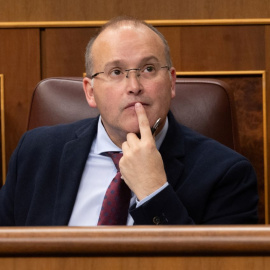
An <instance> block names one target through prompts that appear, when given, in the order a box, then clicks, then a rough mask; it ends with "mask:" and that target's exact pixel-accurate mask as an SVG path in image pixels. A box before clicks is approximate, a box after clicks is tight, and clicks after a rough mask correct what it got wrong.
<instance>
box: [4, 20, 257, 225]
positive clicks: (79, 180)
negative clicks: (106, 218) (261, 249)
mask: <svg viewBox="0 0 270 270" xmlns="http://www.w3.org/2000/svg"><path fill="white" fill-rule="evenodd" d="M86 72H87V76H86V78H85V79H84V81H83V85H84V91H85V95H86V99H87V101H88V103H89V105H90V106H91V107H98V109H99V111H100V117H97V118H96V119H86V120H82V121H79V122H76V123H72V124H68V125H58V126H54V127H42V128H38V129H35V130H31V131H29V132H27V133H26V134H25V135H24V136H23V137H22V139H21V141H20V143H19V145H18V147H17V148H16V150H15V152H14V154H13V156H12V158H11V161H10V166H9V172H8V176H7V181H6V184H5V186H4V187H3V188H2V190H1V191H0V225H2V226H24V225H69V226H89V225H97V224H99V223H98V222H99V218H100V212H101V206H102V203H103V198H104V195H105V193H106V190H107V187H108V185H109V184H110V182H111V179H112V178H113V177H114V175H115V173H116V172H117V170H118V169H117V167H115V165H114V164H113V162H112V160H111V158H110V157H108V156H107V155H106V154H105V153H107V152H123V156H122V158H121V159H120V162H119V167H120V172H121V177H122V180H121V181H122V183H124V184H125V185H127V186H128V192H129V193H130V194H131V198H130V200H129V204H130V207H129V210H126V212H127V211H128V216H127V219H126V221H125V224H127V225H133V224H138V225H141V224H149V225H150V224H252V223H256V222H257V203H258V195H257V181H256V175H255V172H254V170H253V168H252V166H251V164H250V163H249V161H248V160H247V159H246V158H244V157H243V156H241V155H239V154H238V153H236V152H234V151H233V150H231V149H229V148H227V147H225V146H223V145H221V144H219V143H218V142H216V141H213V140H211V139H209V138H206V137H204V136H202V135H199V134H197V133H195V132H193V131H191V130H190V129H188V128H186V127H184V126H182V125H180V124H178V123H177V122H176V121H175V119H174V117H173V115H172V114H171V113H170V112H169V107H170V101H171V99H172V98H173V97H174V96H175V80H176V72H175V69H174V68H173V67H172V63H171V59H170V53H169V47H168V45H167V42H166V40H165V39H164V37H163V36H162V35H161V34H160V33H159V32H158V31H157V30H156V29H155V28H153V27H152V26H150V25H148V24H145V23H144V22H141V21H137V20H134V19H129V18H118V19H116V20H112V21H111V22H109V23H108V24H106V25H105V26H104V27H103V28H102V29H101V31H100V33H99V34H98V35H97V36H96V37H95V38H94V39H92V40H91V41H90V42H89V44H88V47H87V51H86ZM158 118H160V119H161V120H160V125H159V126H158V128H157V130H156V131H155V133H154V136H153V134H152V132H151V128H150V127H152V126H153V125H154V124H155V122H156V120H157V119H158ZM106 196H107V195H106ZM123 215H124V214H123ZM115 224H117V223H115Z"/></svg>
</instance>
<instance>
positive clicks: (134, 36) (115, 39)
mask: <svg viewBox="0 0 270 270" xmlns="http://www.w3.org/2000/svg"><path fill="white" fill-rule="evenodd" d="M147 58H149V59H150V58H156V59H157V61H165V50H164V44H163V41H162V40H161V38H160V37H159V36H158V35H157V34H156V33H155V32H154V31H153V30H151V29H150V28H148V27H147V26H145V25H139V26H134V25H121V26H118V27H117V28H112V27H110V28H108V29H106V30H104V31H103V32H102V33H101V34H100V35H99V36H98V38H97V39H96V41H95V42H94V44H93V47H92V59H93V64H94V66H104V65H106V64H107V63H108V62H121V63H123V64H125V63H126V64H129V63H130V64H138V63H139V62H140V61H143V60H144V59H147Z"/></svg>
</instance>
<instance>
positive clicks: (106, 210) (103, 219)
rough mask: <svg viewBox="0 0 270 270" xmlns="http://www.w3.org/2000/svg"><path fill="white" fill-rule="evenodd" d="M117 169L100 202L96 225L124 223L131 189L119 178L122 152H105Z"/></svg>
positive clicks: (125, 222)
mask: <svg viewBox="0 0 270 270" xmlns="http://www.w3.org/2000/svg"><path fill="white" fill-rule="evenodd" d="M104 155H106V156H109V157H110V158H111V159H112V160H113V163H114V165H115V167H116V169H117V174H116V176H115V177H114V178H113V180H112V182H111V184H110V185H109V187H108V189H107V191H106V194H105V196H104V200H103V203H102V207H101V211H100V215H99V220H98V225H126V224H127V217H128V208H129V203H130V197H131V191H130V189H129V187H128V186H127V185H126V183H125V181H124V180H123V179H121V173H120V170H119V160H120V158H121V157H122V155H123V154H122V153H118V152H106V153H104Z"/></svg>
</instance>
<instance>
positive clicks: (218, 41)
mask: <svg viewBox="0 0 270 270" xmlns="http://www.w3.org/2000/svg"><path fill="white" fill-rule="evenodd" d="M264 30H265V29H264V26H205V27H203V26H200V27H198V26H194V27H193V26H192V27H181V43H180V44H179V48H180V51H179V52H178V53H179V54H180V55H181V62H180V63H176V68H177V70H179V71H213V70H217V71H219V70H222V71H225V70H263V69H264V68H265V59H264V52H265V48H264V46H265V45H264ZM177 40H178V39H177V38H176V40H175V42H177ZM174 46H176V45H174Z"/></svg>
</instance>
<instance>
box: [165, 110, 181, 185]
mask: <svg viewBox="0 0 270 270" xmlns="http://www.w3.org/2000/svg"><path fill="white" fill-rule="evenodd" d="M168 120H169V128H168V131H167V134H166V137H165V139H164V141H163V143H162V145H161V148H160V153H161V155H162V158H163V163H164V167H165V171H166V175H167V179H168V182H169V183H170V185H171V186H172V187H173V188H176V184H177V185H178V184H181V182H180V181H179V178H180V176H181V174H182V172H183V169H184V165H183V163H182V162H181V159H182V158H183V157H184V155H185V146H184V136H183V134H182V131H181V127H180V125H179V124H178V123H177V122H176V120H175V119H174V117H173V115H172V113H171V112H169V114H168Z"/></svg>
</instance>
